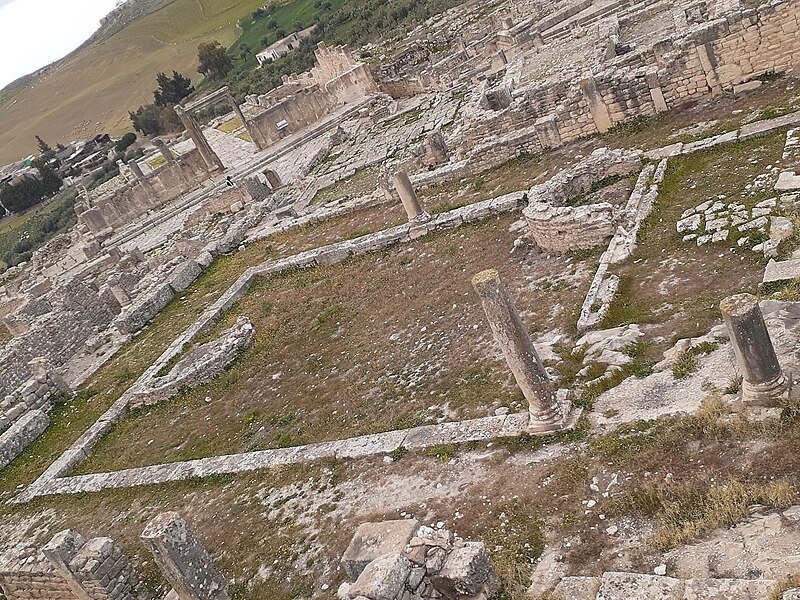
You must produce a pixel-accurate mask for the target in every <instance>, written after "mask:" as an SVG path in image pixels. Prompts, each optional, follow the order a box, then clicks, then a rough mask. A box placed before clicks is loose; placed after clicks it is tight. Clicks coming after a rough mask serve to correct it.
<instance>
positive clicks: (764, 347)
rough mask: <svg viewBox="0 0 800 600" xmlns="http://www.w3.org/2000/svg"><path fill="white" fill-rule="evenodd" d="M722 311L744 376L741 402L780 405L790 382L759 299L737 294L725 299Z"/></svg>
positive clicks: (737, 362) (749, 295)
mask: <svg viewBox="0 0 800 600" xmlns="http://www.w3.org/2000/svg"><path fill="white" fill-rule="evenodd" d="M719 308H720V310H721V311H722V318H723V320H724V321H725V327H726V329H727V330H728V335H729V336H730V339H731V343H732V344H733V353H734V354H735V355H736V364H737V365H738V366H739V371H740V372H741V374H742V402H744V403H745V404H754V405H775V404H777V401H778V398H779V397H780V396H781V395H782V394H783V393H784V392H785V391H786V389H787V387H788V381H787V379H786V377H785V376H784V374H783V371H782V370H781V366H780V364H778V357H777V356H776V355H775V348H774V347H773V346H772V340H771V339H770V337H769V331H767V324H766V323H765V322H764V315H762V314H761V308H760V307H759V306H758V299H757V298H756V297H755V296H753V295H751V294H738V295H736V296H730V297H729V298H725V299H724V300H723V301H722V302H720V305H719Z"/></svg>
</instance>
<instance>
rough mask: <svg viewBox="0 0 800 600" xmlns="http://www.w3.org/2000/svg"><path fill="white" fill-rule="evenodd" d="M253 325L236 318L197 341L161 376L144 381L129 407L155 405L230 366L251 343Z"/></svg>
mask: <svg viewBox="0 0 800 600" xmlns="http://www.w3.org/2000/svg"><path fill="white" fill-rule="evenodd" d="M254 336H255V328H254V327H253V325H252V324H251V323H250V319H248V318H247V317H239V318H238V320H237V321H236V324H235V325H234V326H233V327H231V328H230V329H228V330H227V331H225V332H224V333H223V334H222V335H221V336H220V337H219V338H217V339H216V340H214V341H213V342H209V343H207V344H201V345H199V346H197V347H196V348H193V349H192V350H190V351H189V352H187V353H186V356H184V357H183V358H181V360H180V361H178V363H177V364H176V365H175V366H174V367H172V369H170V371H169V372H168V373H167V374H166V375H164V376H161V377H159V376H156V377H153V379H151V380H149V381H147V382H145V384H144V385H142V386H141V387H139V388H138V389H137V390H136V391H135V392H134V394H133V399H132V401H131V404H130V408H136V407H138V406H143V405H150V404H155V403H156V402H158V401H160V400H166V399H168V398H171V397H172V396H174V395H175V394H177V393H178V392H179V391H180V390H181V389H184V388H188V387H191V386H193V385H196V384H198V383H200V382H203V381H208V380H210V379H212V378H213V377H215V376H216V375H218V374H219V373H221V372H222V371H223V370H224V369H225V368H226V367H227V366H228V365H230V364H231V363H232V362H233V361H234V360H236V357H237V356H238V355H239V353H240V352H242V350H244V349H246V348H249V347H250V345H251V344H252V343H253V337H254Z"/></svg>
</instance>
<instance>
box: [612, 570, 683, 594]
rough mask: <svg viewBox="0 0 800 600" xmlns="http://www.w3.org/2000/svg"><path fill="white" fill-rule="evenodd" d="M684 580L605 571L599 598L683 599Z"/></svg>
mask: <svg viewBox="0 0 800 600" xmlns="http://www.w3.org/2000/svg"><path fill="white" fill-rule="evenodd" d="M682 597H683V582H682V581H681V580H680V579H674V578H672V577H661V576H658V575H640V574H638V573H615V572H610V573H605V574H603V578H602V580H601V583H600V590H599V591H598V592H597V600H681V598H682Z"/></svg>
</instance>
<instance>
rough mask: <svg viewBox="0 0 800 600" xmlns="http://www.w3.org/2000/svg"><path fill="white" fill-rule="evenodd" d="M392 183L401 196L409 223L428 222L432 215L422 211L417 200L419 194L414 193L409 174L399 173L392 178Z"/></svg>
mask: <svg viewBox="0 0 800 600" xmlns="http://www.w3.org/2000/svg"><path fill="white" fill-rule="evenodd" d="M392 183H394V188H395V189H396V190H397V193H398V195H399V196H400V201H401V202H402V203H403V208H405V209H406V214H407V215H408V220H409V221H427V220H428V219H430V218H431V217H430V215H429V214H428V213H426V212H425V211H424V210H422V207H421V206H420V204H419V199H418V198H417V193H416V192H415V191H414V186H413V185H411V179H409V178H408V174H406V173H404V172H403V171H398V172H397V173H395V174H394V176H392Z"/></svg>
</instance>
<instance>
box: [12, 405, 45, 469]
mask: <svg viewBox="0 0 800 600" xmlns="http://www.w3.org/2000/svg"><path fill="white" fill-rule="evenodd" d="M49 426H50V419H49V418H48V416H47V415H46V414H45V413H44V412H42V411H41V410H32V411H28V412H27V413H25V415H23V416H22V417H21V418H20V419H18V420H17V421H16V423H14V424H13V425H12V426H11V427H9V428H8V429H7V430H6V431H4V432H3V433H2V434H0V469H2V468H3V467H5V466H7V465H8V464H9V463H11V461H13V460H14V459H15V458H17V457H18V456H19V455H20V454H22V452H23V451H24V450H25V448H27V447H28V446H30V445H31V444H32V443H33V442H35V441H36V440H37V439H39V436H40V435H42V434H43V433H44V432H45V430H46V429H47V428H48V427H49Z"/></svg>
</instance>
